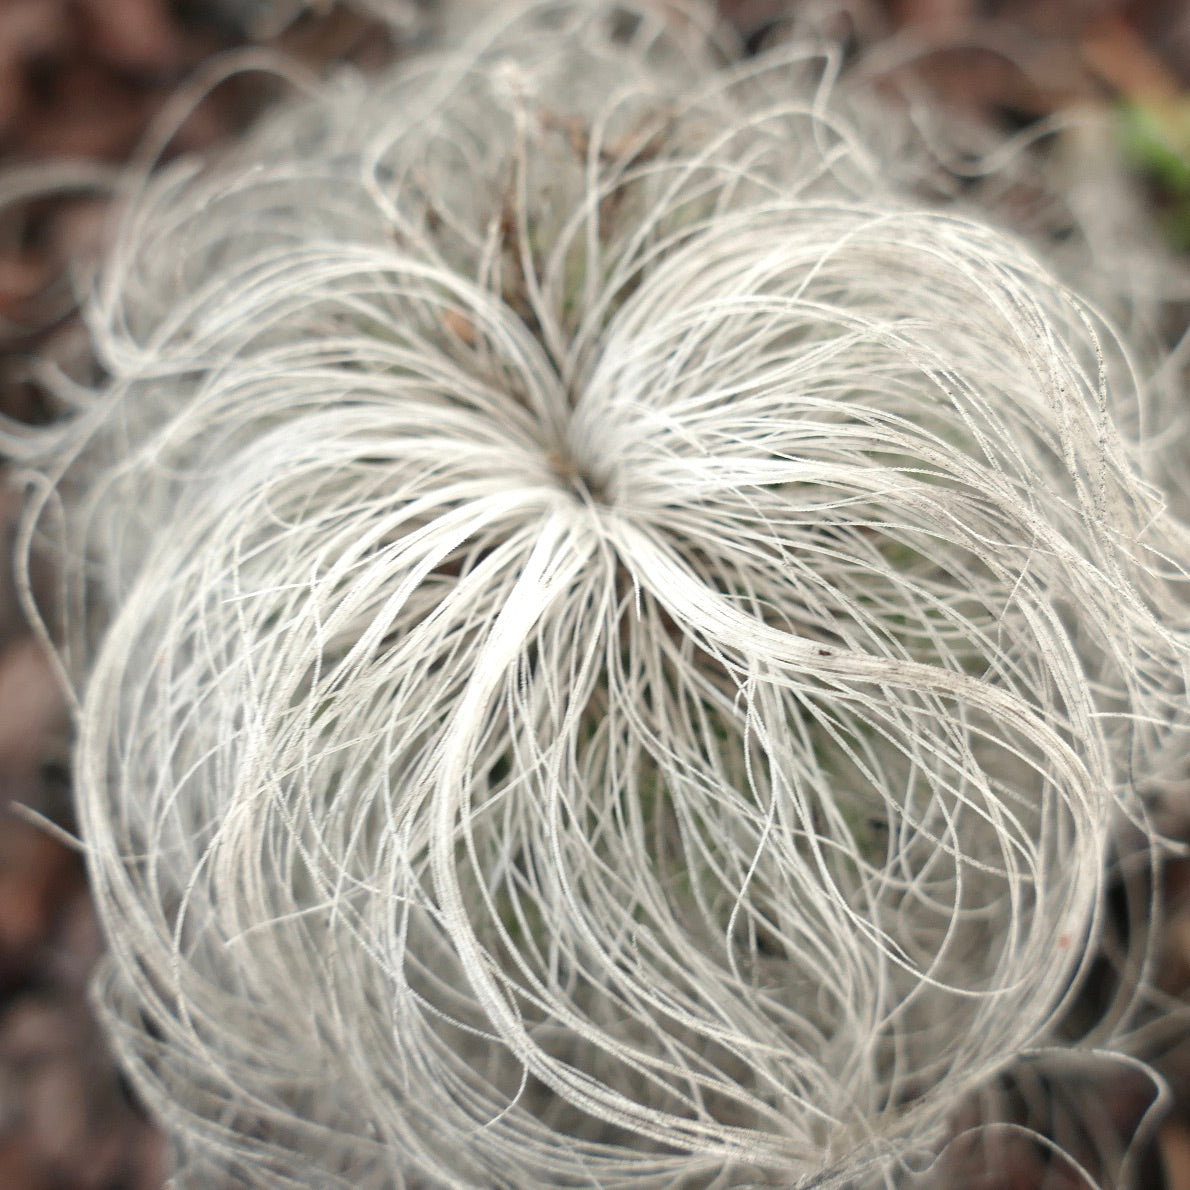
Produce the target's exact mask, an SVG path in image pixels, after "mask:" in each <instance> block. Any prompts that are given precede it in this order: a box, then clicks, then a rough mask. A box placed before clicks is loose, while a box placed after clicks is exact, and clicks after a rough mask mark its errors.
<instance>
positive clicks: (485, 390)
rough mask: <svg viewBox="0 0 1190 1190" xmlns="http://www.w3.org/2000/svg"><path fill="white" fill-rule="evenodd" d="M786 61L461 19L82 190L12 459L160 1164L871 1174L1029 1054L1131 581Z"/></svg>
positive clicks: (1034, 280)
mask: <svg viewBox="0 0 1190 1190" xmlns="http://www.w3.org/2000/svg"><path fill="white" fill-rule="evenodd" d="M838 56H839V55H838V51H837V50H836V49H834V48H832V47H830V46H823V45H822V44H818V43H811V42H808V41H803V40H799V39H798V38H796V37H794V38H791V39H788V40H786V41H784V42H783V43H781V44H779V45H777V46H775V47H774V48H772V49H770V50H768V51H767V52H766V53H764V54H763V55H761V56H760V57H757V58H754V59H744V58H742V57H741V56H740V54H739V52H738V51H737V50H736V49H735V48H733V46H732V44H731V43H730V40H729V39H727V38H725V37H724V36H723V35H721V34H720V33H719V32H716V30H715V29H714V27H713V23H712V21H711V19H710V17H709V14H707V13H704V12H703V11H702V10H700V9H698V8H690V9H685V8H683V9H678V8H675V7H673V6H671V5H665V6H661V5H657V6H650V5H648V4H642V5H640V7H634V6H632V5H630V4H614V5H612V4H603V3H598V2H596V0H577V2H574V3H565V2H554V3H545V4H533V5H526V4H521V5H513V6H508V5H504V6H501V7H499V8H497V9H496V10H494V13H493V14H492V15H491V16H490V18H489V19H488V20H486V21H485V22H484V23H483V24H482V26H481V27H480V28H479V31H478V32H471V33H468V34H467V35H466V36H464V37H462V38H461V40H460V44H459V48H457V49H455V50H452V51H450V52H442V53H436V54H428V53H426V54H421V55H416V56H412V57H410V58H409V59H407V60H406V61H404V62H403V63H401V64H400V65H399V66H397V67H395V68H393V69H392V71H391V72H390V73H389V74H387V75H385V76H382V77H379V78H375V77H373V78H369V79H366V80H365V79H360V78H358V77H356V76H353V75H344V76H341V77H337V78H335V79H333V80H332V81H330V82H329V83H327V84H325V85H318V86H313V87H311V88H310V93H309V94H308V95H307V96H306V97H304V98H300V99H294V100H292V101H290V102H289V103H288V104H287V105H286V106H284V107H283V108H282V109H280V110H278V111H277V112H276V113H274V114H273V115H271V116H270V117H268V118H267V119H266V120H265V121H264V122H263V123H261V124H260V125H259V126H258V127H257V128H256V130H255V131H253V132H252V133H251V134H250V135H249V136H248V137H247V138H246V140H245V141H244V142H243V143H242V144H241V145H240V146H239V147H237V148H236V149H234V150H233V151H231V152H229V153H226V154H224V155H223V156H222V157H220V158H219V159H217V160H215V161H213V162H212V163H210V164H208V165H205V166H204V165H201V164H196V163H194V162H186V161H183V162H179V163H177V164H174V165H172V166H170V167H167V168H165V169H163V170H162V171H160V172H158V173H157V174H156V175H154V176H153V177H152V178H151V179H149V180H148V181H145V182H144V183H143V185H142V186H141V187H140V188H139V189H138V190H137V191H136V192H135V193H133V194H132V195H131V196H130V197H129V199H128V202H127V204H126V205H125V208H124V211H123V214H122V216H121V220H120V224H119V227H118V229H117V232H116V238H115V241H114V246H113V248H112V251H111V254H110V257H109V259H108V260H107V263H106V265H105V267H104V269H103V271H102V273H101V274H100V276H99V278H98V280H97V283H96V285H95V289H94V293H93V295H92V297H91V299H90V301H89V303H88V305H87V307H86V315H87V318H88V322H89V326H90V329H91V332H92V336H93V340H94V348H95V353H96V358H97V361H98V363H99V365H100V366H101V368H102V372H103V379H102V381H101V382H99V383H97V384H96V385H95V386H94V388H93V389H86V388H83V387H81V386H78V387H70V386H68V385H67V383H66V382H65V381H64V380H62V381H60V382H59V389H60V392H61V394H62V395H63V396H64V397H67V398H68V399H69V400H70V402H71V404H72V406H73V416H72V417H71V418H70V419H68V420H67V421H65V422H64V423H63V424H62V425H60V426H57V427H54V428H53V430H52V431H51V432H50V433H49V434H48V435H47V434H45V433H42V434H40V436H38V437H36V438H32V439H30V440H28V441H22V442H21V443H19V444H17V445H19V446H20V449H21V450H22V451H23V452H24V455H25V457H26V459H27V460H28V462H29V464H30V470H31V471H32V472H33V473H35V474H36V475H39V476H40V477H41V478H40V482H39V485H38V486H37V487H36V488H35V493H34V499H33V502H32V506H31V512H30V526H31V529H30V532H31V533H32V532H33V528H32V527H34V526H35V527H36V530H37V532H38V533H39V534H41V535H42V536H44V537H45V538H47V539H50V540H53V541H55V542H56V543H57V546H58V549H59V552H60V557H61V558H62V559H63V567H64V581H65V588H64V597H63V598H64V613H65V620H66V623H67V638H66V640H67V643H66V645H65V646H64V648H65V653H64V660H65V664H66V666H67V668H68V669H69V670H70V671H71V672H72V673H74V674H76V675H78V676H79V679H80V682H81V689H82V692H81V696H80V707H79V741H78V750H77V780H78V797H79V808H80V825H81V830H82V833H83V838H84V842H85V845H86V847H87V852H88V855H89V858H90V865H91V873H92V877H93V884H94V888H95V893H96V897H97V900H98V905H99V908H100V911H101V914H102V917H103V920H104V922H105V924H106V928H107V931H108V935H109V938H110V943H111V955H110V960H109V962H108V964H107V967H106V971H105V972H104V974H103V976H102V978H101V981H100V985H99V990H98V995H99V998H100V1000H101V1002H102V1006H103V1009H104V1012H105V1014H106V1020H107V1023H108V1026H109V1028H110V1030H111V1032H112V1035H113V1037H114V1038H115V1041H116V1044H117V1046H118V1050H119V1053H120V1056H121V1058H122V1061H123V1062H124V1064H125V1065H126V1067H127V1069H128V1070H129V1071H130V1072H131V1074H132V1076H133V1078H134V1079H135V1082H136V1085H137V1087H138V1088H139V1090H140V1092H141V1093H142V1094H143V1096H144V1097H145V1099H146V1100H147V1102H148V1103H149V1105H150V1106H151V1107H152V1109H153V1110H154V1112H155V1113H157V1114H158V1116H159V1117H160V1118H161V1119H162V1120H164V1121H165V1122H166V1124H167V1126H168V1128H169V1130H170V1132H171V1135H172V1138H173V1141H174V1144H175V1156H176V1184H177V1185H179V1186H193V1187H211V1186H216V1185H220V1186H222V1185H245V1186H259V1187H265V1186H268V1187H280V1186H301V1187H320V1188H321V1187H331V1186H337V1187H352V1188H358V1187H411V1188H413V1187H419V1188H420V1187H440V1186H450V1187H476V1188H480V1190H490V1188H492V1187H502V1188H513V1190H516V1188H529V1187H564V1186H570V1187H596V1186H599V1187H614V1186H628V1185H632V1186H656V1187H668V1186H700V1187H711V1186H718V1187H728V1186H743V1185H774V1186H782V1187H790V1186H794V1185H797V1186H802V1185H815V1186H841V1185H844V1184H846V1185H860V1184H865V1185H866V1184H868V1183H872V1184H890V1185H891V1184H892V1183H894V1182H895V1181H896V1180H897V1179H898V1178H899V1177H900V1176H901V1175H902V1173H903V1172H904V1169H905V1163H906V1162H907V1161H908V1160H909V1159H910V1158H911V1157H913V1156H914V1155H915V1154H920V1153H921V1152H922V1151H924V1150H926V1149H928V1148H929V1147H930V1146H932V1145H935V1144H937V1143H939V1142H940V1141H941V1140H942V1139H943V1138H944V1132H945V1122H946V1119H947V1115H948V1113H949V1112H951V1111H952V1110H953V1109H954V1107H955V1105H956V1103H957V1102H958V1101H959V1100H960V1099H961V1097H962V1096H963V1095H964V1094H966V1093H968V1092H969V1091H971V1090H973V1089H974V1088H976V1087H978V1086H979V1085H980V1084H981V1083H983V1082H984V1081H985V1080H987V1079H988V1078H989V1077H991V1076H992V1075H994V1074H995V1073H996V1072H998V1071H1001V1070H1003V1069H1004V1068H1005V1066H1006V1064H1008V1063H1009V1062H1011V1061H1012V1059H1013V1058H1014V1056H1016V1055H1019V1054H1021V1053H1023V1052H1025V1051H1028V1050H1030V1049H1031V1048H1033V1047H1036V1046H1039V1045H1044V1044H1046V1043H1047V1042H1048V1041H1049V1040H1050V1039H1051V1038H1052V1036H1053V1033H1054V1029H1055V1025H1056V1022H1057V1021H1058V1020H1059V1018H1060V1017H1061V1015H1062V1012H1063V1010H1064V1007H1065V1006H1066V1005H1068V1004H1069V1002H1070V1000H1071V998H1072V997H1073V996H1074V995H1075V993H1076V992H1077V989H1078V987H1079V983H1080V977H1081V976H1082V974H1083V973H1084V972H1085V969H1086V967H1087V965H1088V963H1089V956H1090V954H1091V950H1092V948H1093V946H1094V943H1095V938H1096V934H1097V928H1098V915H1099V911H1100V909H1099V906H1100V900H1101V894H1102V891H1103V883H1104V865H1105V857H1106V856H1107V853H1108V849H1109V847H1110V845H1111V842H1112V838H1113V834H1114V832H1115V830H1116V827H1117V825H1118V823H1119V822H1120V821H1121V820H1122V819H1124V818H1131V819H1132V820H1134V821H1135V822H1137V823H1141V824H1143V823H1144V821H1145V818H1146V812H1147V811H1146V806H1147V805H1148V804H1149V803H1150V802H1151V800H1152V798H1153V797H1154V796H1156V794H1157V793H1160V792H1161V791H1162V790H1168V789H1169V788H1170V787H1171V783H1173V782H1176V781H1177V780H1179V779H1184V772H1185V768H1184V766H1185V757H1186V744H1185V738H1184V737H1185V727H1186V717H1187V707H1186V697H1185V691H1186V671H1187V663H1188V656H1190V654H1188V650H1187V616H1186V607H1187V604H1186V594H1185V562H1186V558H1187V556H1188V555H1190V551H1188V550H1187V548H1186V539H1185V530H1184V528H1183V527H1182V526H1181V525H1180V523H1178V522H1177V521H1175V520H1174V519H1173V518H1172V517H1171V515H1170V514H1168V513H1167V512H1166V511H1165V509H1164V507H1163V502H1162V497H1161V496H1160V495H1159V493H1158V492H1157V491H1155V490H1154V489H1153V487H1152V486H1151V485H1150V484H1148V483H1146V482H1144V481H1143V480H1142V479H1141V478H1140V477H1141V475H1142V474H1144V451H1145V449H1146V448H1145V443H1144V442H1142V441H1138V440H1135V438H1134V437H1133V436H1132V435H1129V436H1125V434H1124V433H1123V432H1122V431H1121V430H1120V429H1118V428H1117V426H1118V425H1132V424H1133V423H1134V421H1135V418H1134V412H1135V410H1136V409H1137V408H1139V407H1141V406H1143V405H1144V404H1145V402H1146V401H1147V395H1146V392H1145V388H1144V386H1145V383H1146V381H1145V375H1144V373H1143V370H1142V369H1141V367H1140V365H1139V364H1137V363H1136V361H1134V359H1133V357H1132V356H1131V355H1130V353H1129V348H1128V346H1127V345H1126V344H1125V343H1124V342H1123V341H1122V340H1121V338H1120V336H1119V335H1118V334H1117V333H1116V332H1115V331H1114V330H1113V327H1112V325H1111V324H1110V322H1109V321H1108V319H1107V318H1106V317H1104V316H1101V315H1100V314H1098V313H1097V312H1096V310H1095V308H1093V307H1092V306H1091V305H1090V304H1089V303H1087V302H1085V301H1083V300H1080V298H1079V297H1078V296H1076V295H1075V294H1073V293H1072V292H1070V291H1069V290H1068V289H1067V288H1066V286H1065V285H1064V284H1063V283H1062V282H1060V281H1059V280H1058V279H1057V278H1056V277H1055V276H1054V275H1053V274H1052V273H1051V271H1050V270H1049V269H1048V268H1047V266H1046V265H1045V264H1044V263H1043V262H1042V261H1041V260H1040V259H1039V258H1038V257H1037V256H1036V254H1035V253H1034V252H1033V251H1031V250H1030V249H1029V248H1027V247H1026V246H1025V245H1024V243H1023V242H1022V241H1020V240H1018V239H1015V238H1013V237H1011V236H1009V235H1007V234H1005V233H1002V232H1000V231H997V230H995V229H993V228H992V227H991V226H990V225H989V224H988V223H987V222H986V221H984V222H981V221H980V220H979V219H977V218H975V217H973V216H971V215H970V214H963V213H962V212H961V211H960V209H959V208H957V207H954V208H949V209H941V208H937V207H935V208H928V207H925V206H923V204H922V202H921V201H920V200H914V199H912V198H911V197H909V196H908V195H907V194H906V193H905V192H903V190H902V188H900V187H899V185H895V184H894V183H893V182H891V181H889V172H888V171H887V170H886V169H885V168H884V167H883V165H882V162H881V153H882V151H883V150H882V148H881V146H879V145H873V144H872V143H871V141H870V140H869V139H868V138H867V136H866V135H861V133H860V132H859V131H858V129H860V128H861V127H864V126H865V125H864V123H863V121H862V120H856V119H853V117H852V116H850V115H847V114H845V113H844V108H845V107H850V108H853V107H854V104H855V103H856V102H858V100H856V99H854V98H852V99H850V100H848V101H847V104H846V105H845V104H844V103H843V102H842V100H841V99H840V98H839V97H838V96H837V95H836V93H835V92H836V88H835V80H836V74H837V66H838ZM869 114H870V113H869ZM889 118H890V119H891V116H890V117H889ZM1130 418H1131V419H1132V420H1130ZM82 675H85V679H83V677H82ZM1100 1040H1102V1039H1100ZM1109 1040H1110V1039H1109Z"/></svg>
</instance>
